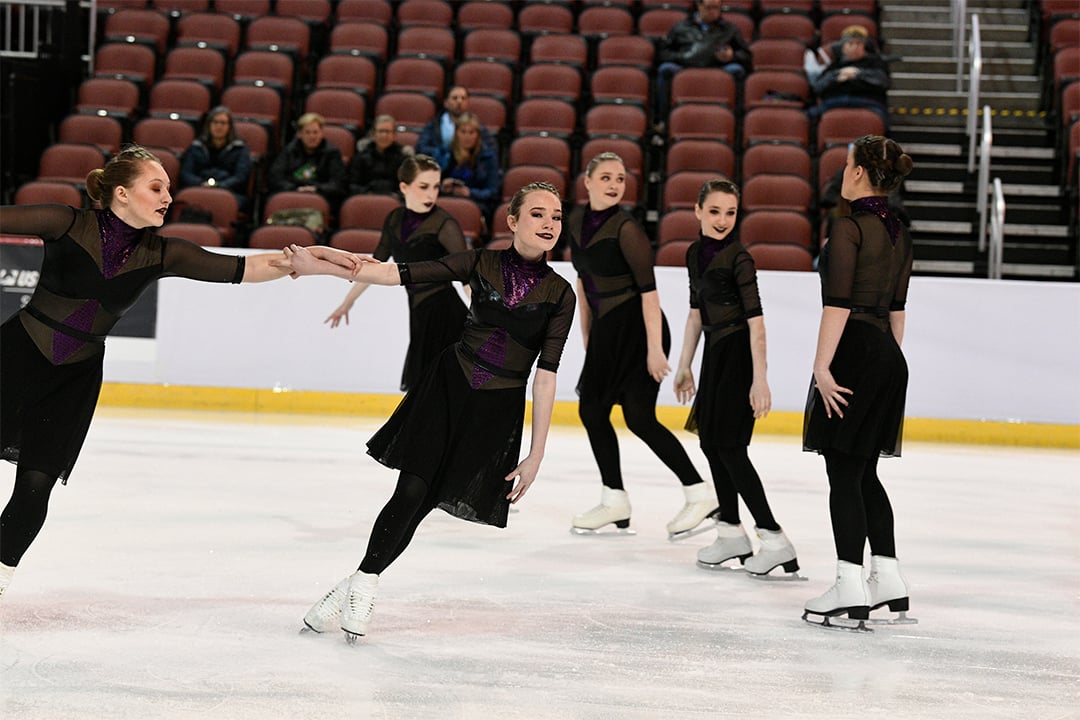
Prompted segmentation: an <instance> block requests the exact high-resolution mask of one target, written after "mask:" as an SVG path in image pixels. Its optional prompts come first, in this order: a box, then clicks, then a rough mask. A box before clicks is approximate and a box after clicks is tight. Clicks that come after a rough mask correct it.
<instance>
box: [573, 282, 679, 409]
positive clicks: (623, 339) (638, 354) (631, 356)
mask: <svg viewBox="0 0 1080 720" xmlns="http://www.w3.org/2000/svg"><path fill="white" fill-rule="evenodd" d="M661 319H662V323H663V347H664V353H665V354H667V353H668V351H670V350H671V330H670V329H669V328H668V323H667V318H666V317H664V316H663V315H661ZM648 358H649V341H648V336H647V335H646V333H645V321H644V317H643V315H642V311H641V296H640V295H639V296H637V297H635V298H633V299H631V300H627V301H626V302H624V303H623V304H622V305H619V306H618V307H616V308H614V309H612V310H610V311H609V312H608V313H607V314H606V315H604V316H603V317H601V318H593V321H592V327H591V328H590V329H589V346H588V347H587V348H586V349H585V361H584V363H583V365H582V367H581V376H580V377H579V379H578V384H577V392H578V396H579V397H580V398H581V402H583V403H587V402H595V403H603V404H608V405H618V404H621V403H622V401H623V398H624V397H626V396H627V395H632V396H634V397H643V396H644V397H647V396H648V395H649V394H650V393H651V394H652V396H653V397H654V398H655V397H656V395H657V394H658V393H659V392H660V383H658V382H656V381H655V380H653V378H652V376H651V375H649V365H648ZM654 404H655V403H654Z"/></svg>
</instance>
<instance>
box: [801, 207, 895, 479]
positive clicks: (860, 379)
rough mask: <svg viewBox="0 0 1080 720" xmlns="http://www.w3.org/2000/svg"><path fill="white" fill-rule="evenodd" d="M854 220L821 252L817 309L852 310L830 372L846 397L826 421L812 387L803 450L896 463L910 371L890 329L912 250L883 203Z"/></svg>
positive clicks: (860, 210)
mask: <svg viewBox="0 0 1080 720" xmlns="http://www.w3.org/2000/svg"><path fill="white" fill-rule="evenodd" d="M851 207H852V215H851V216H850V217H849V218H846V219H843V220H841V221H838V222H837V223H836V225H835V226H834V230H833V232H832V236H831V238H830V240H829V242H828V244H827V245H826V246H825V248H824V249H823V250H822V254H821V260H820V264H819V271H820V273H821V292H822V302H823V304H824V305H826V306H832V307H843V308H850V309H851V315H850V317H849V318H848V321H847V324H846V325H845V326H844V332H843V335H841V337H840V342H839V343H838V345H837V347H836V353H835V355H834V357H833V361H832V365H830V368H829V369H830V370H831V372H832V374H833V377H834V378H835V379H836V382H837V383H838V384H839V385H840V386H841V387H846V388H850V389H851V390H852V394H851V395H845V396H844V397H845V399H846V400H847V401H848V405H847V407H845V408H844V409H843V412H844V417H842V418H841V417H838V416H837V415H836V414H835V413H834V414H833V417H832V418H831V419H829V418H828V417H827V416H826V414H825V405H824V403H823V402H822V401H821V395H820V393H818V391H817V389H816V388H815V387H814V382H813V380H811V381H810V392H809V395H808V397H807V401H806V413H805V417H804V421H803V449H804V450H807V451H816V452H822V451H824V450H829V449H835V450H839V451H841V452H844V453H847V454H849V455H854V456H856V457H862V458H867V459H870V458H873V457H876V456H878V455H879V454H880V455H882V456H885V457H899V455H900V449H901V448H900V446H901V435H902V432H903V425H904V400H905V396H906V393H907V382H908V368H907V362H906V361H905V360H904V354H903V352H901V350H900V346H899V345H897V343H896V338H895V337H893V334H892V330H891V328H890V326H889V312H890V311H901V310H903V309H904V304H905V302H906V300H907V291H908V281H909V280H910V278H911V265H912V244H911V236H910V235H909V234H908V231H907V229H906V228H905V227H904V226H903V225H902V224H901V223H900V222H899V221H898V220H895V218H893V216H891V215H889V214H888V212H887V207H886V205H885V200H884V198H876V197H871V198H864V199H862V200H856V201H855V202H853V203H852V204H851Z"/></svg>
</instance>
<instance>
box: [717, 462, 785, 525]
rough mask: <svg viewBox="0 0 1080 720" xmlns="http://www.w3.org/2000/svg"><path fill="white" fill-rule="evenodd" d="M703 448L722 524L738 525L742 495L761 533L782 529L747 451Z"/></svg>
mask: <svg viewBox="0 0 1080 720" xmlns="http://www.w3.org/2000/svg"><path fill="white" fill-rule="evenodd" d="M701 449H702V450H703V451H704V453H705V458H706V459H707V460H708V461H709V468H710V469H711V470H712V476H713V484H714V485H716V498H717V500H718V501H719V502H720V520H721V522H726V523H731V524H732V525H738V524H739V496H740V495H741V496H742V499H743V502H745V503H746V507H747V509H749V510H750V514H751V515H753V516H754V524H755V525H757V526H758V527H759V528H761V529H762V530H772V531H774V532H775V531H777V530H779V529H780V526H779V525H777V524H776V519H775V518H774V517H773V514H772V510H771V509H770V508H769V499H768V498H766V497H765V488H764V487H762V485H761V478H760V477H758V474H757V470H755V469H754V465H753V463H751V462H750V456H749V455H748V454H747V452H746V448H745V447H735V448H717V447H705V446H702V448H701Z"/></svg>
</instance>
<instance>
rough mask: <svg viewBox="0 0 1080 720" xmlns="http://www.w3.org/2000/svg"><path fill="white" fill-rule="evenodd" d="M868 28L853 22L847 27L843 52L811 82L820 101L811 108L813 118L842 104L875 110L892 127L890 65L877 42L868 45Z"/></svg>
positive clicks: (844, 34)
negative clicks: (890, 122) (889, 93)
mask: <svg viewBox="0 0 1080 720" xmlns="http://www.w3.org/2000/svg"><path fill="white" fill-rule="evenodd" d="M868 35H869V33H867V31H866V28H864V27H862V26H861V25H852V26H850V27H847V28H845V29H844V32H843V35H842V36H841V38H840V40H841V42H840V54H839V55H837V56H836V57H834V59H833V61H832V63H830V64H829V66H828V67H826V68H825V69H824V70H823V71H822V72H821V75H819V76H818V77H817V78H816V79H815V80H814V81H813V82H812V84H811V87H812V88H813V90H814V93H815V94H816V95H817V97H818V100H819V104H818V105H816V106H815V107H812V108H810V116H811V117H815V118H816V117H820V116H821V115H822V114H823V113H824V112H825V111H826V110H830V109H832V108H838V107H847V108H867V109H869V110H873V111H874V112H876V113H877V114H878V115H880V116H881V119H882V120H883V121H884V122H885V128H886V129H888V127H889V103H888V98H887V93H888V90H889V85H890V82H891V81H890V78H889V66H888V64H887V63H886V62H885V60H884V59H883V58H882V57H881V55H880V54H878V52H877V50H876V46H875V45H870V46H868V45H867V40H868Z"/></svg>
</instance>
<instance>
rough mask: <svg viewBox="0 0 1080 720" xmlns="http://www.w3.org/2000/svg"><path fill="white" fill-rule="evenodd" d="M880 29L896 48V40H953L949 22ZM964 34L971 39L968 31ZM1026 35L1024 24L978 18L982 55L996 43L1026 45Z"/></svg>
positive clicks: (897, 24)
mask: <svg viewBox="0 0 1080 720" xmlns="http://www.w3.org/2000/svg"><path fill="white" fill-rule="evenodd" d="M969 25H970V23H969ZM880 28H881V32H880V34H881V36H882V37H884V38H887V39H888V41H889V42H890V43H893V44H894V45H896V46H897V47H903V42H900V43H897V39H898V38H900V39H903V38H920V39H922V40H939V41H948V42H952V39H953V26H952V23H949V22H918V21H911V22H908V21H904V22H893V21H884V22H882V23H881V24H880ZM966 34H967V36H968V37H971V35H970V30H968V31H967V33H966ZM1028 34H1029V28H1028V23H1026V22H1025V23H1022V24H1019V25H1007V24H997V23H994V24H991V23H987V22H984V21H983V19H982V17H981V16H980V18H979V36H980V38H981V40H982V42H983V52H984V53H985V52H986V48H987V47H989V46H991V45H994V44H996V43H1003V42H1007V43H1027V41H1028Z"/></svg>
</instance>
